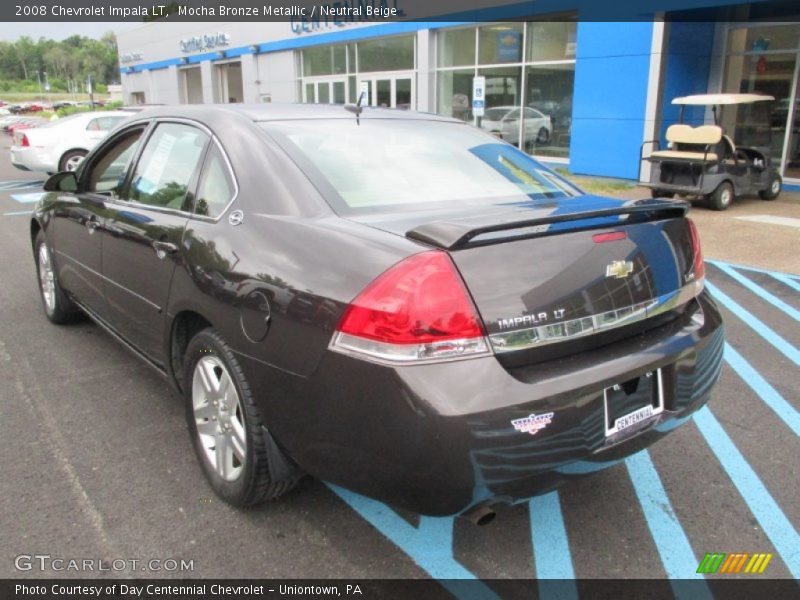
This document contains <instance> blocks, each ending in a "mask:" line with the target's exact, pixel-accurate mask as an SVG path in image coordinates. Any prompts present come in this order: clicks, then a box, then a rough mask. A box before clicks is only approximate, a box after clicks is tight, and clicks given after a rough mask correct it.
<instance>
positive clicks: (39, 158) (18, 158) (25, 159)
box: [10, 146, 58, 173]
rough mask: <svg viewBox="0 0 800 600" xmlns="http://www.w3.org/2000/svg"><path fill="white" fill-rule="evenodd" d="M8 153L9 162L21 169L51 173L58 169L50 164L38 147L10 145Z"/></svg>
mask: <svg viewBox="0 0 800 600" xmlns="http://www.w3.org/2000/svg"><path fill="white" fill-rule="evenodd" d="M10 154H11V164H12V165H14V166H15V167H17V168H18V169H20V170H22V171H43V172H45V173H53V172H55V171H57V170H58V169H57V168H54V165H52V164H50V161H49V160H48V159H49V157H47V156H44V155H43V154H42V151H41V150H40V149H38V148H33V147H27V148H25V147H22V146H12V147H11V152H10Z"/></svg>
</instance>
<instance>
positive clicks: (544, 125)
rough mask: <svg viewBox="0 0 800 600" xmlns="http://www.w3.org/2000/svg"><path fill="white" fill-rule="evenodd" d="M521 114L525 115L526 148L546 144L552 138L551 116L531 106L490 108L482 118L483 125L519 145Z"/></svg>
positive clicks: (509, 141)
mask: <svg viewBox="0 0 800 600" xmlns="http://www.w3.org/2000/svg"><path fill="white" fill-rule="evenodd" d="M523 111H524V112H523ZM520 115H521V116H523V117H524V124H523V129H524V139H523V141H524V143H525V148H526V149H530V148H531V147H533V146H534V145H536V144H544V143H545V142H547V141H548V140H549V139H550V134H552V133H553V125H552V122H551V121H550V117H549V116H547V115H544V114H542V113H541V112H540V111H538V110H536V109H535V108H531V107H529V106H526V107H525V108H524V109H522V110H520V108H519V107H518V106H496V107H493V108H489V109H487V110H486V113H485V114H484V116H483V119H482V120H481V127H482V128H483V129H486V130H487V131H489V133H493V134H495V135H496V136H498V137H500V138H502V139H504V140H505V141H507V142H508V143H510V144H514V145H517V144H519V131H520V124H519V119H520Z"/></svg>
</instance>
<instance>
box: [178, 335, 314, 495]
mask: <svg viewBox="0 0 800 600" xmlns="http://www.w3.org/2000/svg"><path fill="white" fill-rule="evenodd" d="M184 373H185V376H184V382H183V390H184V396H185V400H186V420H187V425H188V427H189V434H190V436H191V439H192V444H193V445H194V449H195V453H196V454H197V458H198V460H199V462H200V465H201V467H202V469H203V473H204V474H205V476H206V479H207V480H208V482H209V484H210V485H211V487H212V488H213V489H214V491H215V492H216V493H217V495H218V496H219V497H220V498H222V499H223V500H225V501H226V502H228V503H229V504H233V505H234V506H240V507H247V506H253V505H255V504H259V503H261V502H264V501H266V500H274V499H276V498H278V497H280V496H282V495H284V494H285V493H287V492H288V491H289V490H291V489H292V488H293V487H295V485H296V484H297V482H298V480H299V473H298V474H294V475H292V476H288V477H286V476H284V477H282V478H280V479H277V478H275V477H273V473H272V470H271V468H270V461H271V460H272V462H276V457H275V453H276V452H277V453H280V450H279V449H278V448H277V446H276V444H275V443H274V441H273V440H272V439H271V436H270V435H269V432H268V431H267V429H266V428H265V427H264V425H263V422H262V419H261V414H260V412H259V410H258V408H257V406H256V404H255V401H254V398H253V393H252V391H251V389H250V385H249V384H248V382H247V380H246V378H245V375H244V372H243V371H242V368H241V366H240V364H239V362H238V360H237V359H236V356H235V355H234V353H233V351H232V350H231V348H230V346H228V344H227V343H226V342H225V340H224V339H223V338H222V336H220V335H219V333H217V332H216V331H215V330H214V329H213V328H208V329H204V330H203V331H201V332H200V333H198V334H197V335H196V336H195V337H193V338H192V340H191V341H190V342H189V345H188V347H187V349H186V355H185V360H184ZM281 460H282V461H286V459H285V457H283V456H280V457H278V461H277V462H279V461H281Z"/></svg>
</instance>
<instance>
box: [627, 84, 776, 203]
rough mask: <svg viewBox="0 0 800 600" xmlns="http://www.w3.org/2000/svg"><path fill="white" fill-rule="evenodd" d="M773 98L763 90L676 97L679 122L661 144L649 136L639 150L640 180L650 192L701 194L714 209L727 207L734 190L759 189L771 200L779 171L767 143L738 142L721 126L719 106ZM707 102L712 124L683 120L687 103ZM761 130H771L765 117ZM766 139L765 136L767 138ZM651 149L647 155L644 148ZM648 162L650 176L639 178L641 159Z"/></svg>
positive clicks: (655, 194) (748, 191) (741, 192)
mask: <svg viewBox="0 0 800 600" xmlns="http://www.w3.org/2000/svg"><path fill="white" fill-rule="evenodd" d="M768 100H774V98H773V97H772V96H764V95H761V94H699V95H695V96H684V97H682V98H675V99H674V100H673V101H672V103H673V104H677V105H679V106H680V107H681V109H680V117H679V119H678V120H679V122H678V123H676V124H674V125H670V126H669V127H668V128H667V134H666V137H667V142H668V143H667V145H666V147H665V148H664V149H662V148H661V144H660V142H659V141H658V140H649V141H646V142H644V143H643V144H642V146H641V148H640V150H639V184H640V185H643V186H645V187H649V188H651V190H652V194H653V197H654V198H655V197H668V198H671V197H673V196H674V195H675V194H678V195H680V196H689V197H696V198H705V199H706V200H707V201H708V206H709V207H710V208H712V209H714V210H725V209H726V208H728V207H729V206H730V204H731V202H733V200H734V198H735V197H736V196H741V195H744V194H752V193H756V192H758V195H759V196H760V197H761V198H762V199H763V200H774V199H775V198H777V197H778V194H780V192H781V184H782V182H781V176H780V175H779V174H778V171H777V169H776V168H775V167H773V166H772V165H771V161H770V158H769V154H770V148H769V143H767V145H765V146H759V147H751V148H743V147H737V146H736V145H735V144H734V143H733V140H732V139H731V138H730V137H728V136H727V135H725V131H724V129H723V128H722V127H721V126H720V124H719V123H720V121H721V113H722V108H723V107H724V106H727V105H730V104H752V103H754V102H764V101H768ZM687 105H688V106H711V108H712V112H713V114H714V124H713V125H700V126H698V127H692V126H691V125H688V124H686V123H684V122H683V119H684V107H685V106H687ZM763 130H764V131H767V132H768V131H770V128H769V124H768V123H767V124H766V125H765V127H764V128H763ZM767 141H768V140H767ZM646 147H649V148H650V154H649V155H647V156H645V148H646ZM644 161H647V162H649V163H650V180H649V181H646V182H644V181H642V164H644Z"/></svg>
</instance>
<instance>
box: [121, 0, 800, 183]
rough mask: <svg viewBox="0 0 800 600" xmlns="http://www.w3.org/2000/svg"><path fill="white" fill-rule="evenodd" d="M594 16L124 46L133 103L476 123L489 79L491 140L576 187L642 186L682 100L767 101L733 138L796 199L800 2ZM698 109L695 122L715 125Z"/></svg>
mask: <svg viewBox="0 0 800 600" xmlns="http://www.w3.org/2000/svg"><path fill="white" fill-rule="evenodd" d="M366 1H367V2H371V0H366ZM360 2H364V0H352V3H351V2H345V3H344V4H346V5H351V4H352V6H358V5H359V3H360ZM598 4H600V3H597V2H588V1H581V0H562V1H558V2H555V1H546V0H542V1H541V2H527V3H525V4H518V5H511V6H506V7H504V8H503V9H502V10H499V9H498V10H497V11H495V12H494V13H485V14H484V15H482V16H480V17H479V18H484V16H486V15H490V16H491V18H494V15H497V17H498V21H494V22H475V21H463V20H457V19H456V18H455V17H454V18H452V19H449V20H448V21H425V22H420V21H416V22H408V21H394V22H391V21H390V22H376V21H375V20H371V21H362V20H359V19H358V18H347V17H329V18H324V17H323V18H320V17H319V15H318V16H317V18H316V19H303V18H293V19H292V20H291V21H286V22H220V23H189V22H169V23H162V22H152V23H148V24H145V25H143V26H141V27H139V28H136V29H133V30H130V31H127V32H124V33H120V34H119V36H118V42H119V52H120V65H121V66H120V70H121V83H122V88H123V95H124V99H125V102H127V103H130V104H172V103H191V104H199V103H228V102H248V103H252V102H255V103H265V102H316V103H347V102H355V101H356V99H357V97H358V96H359V95H360V94H362V93H366V95H365V96H364V98H365V99H366V102H367V103H369V104H370V105H373V106H387V107H392V108H398V109H412V110H419V111H427V112H436V113H439V114H442V115H447V116H452V117H456V118H459V119H463V120H465V121H469V122H476V123H477V117H476V115H475V114H474V110H473V90H474V86H475V80H476V77H477V78H483V79H479V81H481V82H482V84H483V92H484V94H485V109H484V115H483V116H482V118H481V119H480V125H481V126H482V127H485V128H487V129H490V130H492V131H494V132H496V133H498V134H499V135H501V136H502V137H503V138H504V139H506V140H508V141H509V142H511V143H514V144H517V145H519V147H520V148H521V149H523V150H525V151H526V152H529V153H531V154H533V155H534V156H536V157H539V158H541V159H542V160H544V161H546V162H548V163H562V164H564V165H568V166H569V169H570V170H571V171H573V172H575V173H582V174H589V175H599V176H608V177H620V178H626V179H635V178H636V177H637V176H638V168H639V153H640V147H641V145H642V143H643V142H644V141H645V140H651V139H654V138H659V137H662V138H663V132H664V131H665V129H666V127H667V126H668V125H670V124H672V123H674V122H676V120H677V118H678V110H677V107H675V106H674V105H672V104H671V100H672V99H673V98H674V97H676V96H683V95H687V94H698V93H707V92H708V93H714V92H759V93H764V94H769V95H772V96H774V97H775V101H774V102H772V103H769V105H768V106H767V105H752V106H740V107H738V108H737V107H735V106H732V107H727V108H726V109H725V110H724V112H723V115H722V117H723V123H722V124H723V126H724V127H725V128H726V132H727V133H728V134H729V135H731V137H734V139H737V140H738V141H739V142H740V143H744V144H752V145H757V146H761V147H767V146H768V147H770V148H771V153H772V158H773V160H774V161H775V162H776V164H778V165H780V169H781V173H782V174H783V176H784V179H785V180H786V183H787V184H789V185H791V184H795V185H800V89H799V87H800V73H799V72H800V9H798V8H797V4H796V3H795V4H793V3H763V2H755V3H752V4H746V3H740V2H734V1H732V0H727V1H725V0H658V1H656V2H653V3H652V4H655V5H657V6H656V7H655V9H654V12H653V13H652V18H648V19H645V20H638V21H618V22H606V21H603V20H599V19H602V18H606V15H605V14H602V13H599V12H598V10H599V9H598ZM639 4H640V6H641V5H644V4H648V3H647V2H644V3H639ZM392 5H393V6H398V7H400V8H401V9H402V0H397V3H396V4H392ZM571 6H572V9H571V10H570V7H571ZM687 7H691V8H687ZM554 10H557V11H558V12H553V11H554ZM793 10H794V11H795V13H796V14H795V15H793V14H792V11H793ZM471 16H472V18H476V17H475V16H474V13H472V15H471ZM456 17H457V16H456ZM448 18H449V17H448ZM501 18H502V20H500V19H501ZM688 108H689V110H688V111H687V114H686V115H685V118H687V119H688V120H689V121H691V122H693V123H701V122H703V121H704V120H710V119H712V116H711V115H710V113H708V112H707V111H706V110H705V109H702V108H699V107H695V108H693V109H692V107H688ZM759 110H760V111H766V112H767V114H764V113H763V112H762V113H758V111H759ZM756 122H758V123H763V124H764V125H763V126H755V125H754V124H755V123H756ZM748 138H751V139H748Z"/></svg>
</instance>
